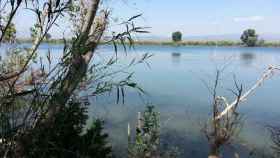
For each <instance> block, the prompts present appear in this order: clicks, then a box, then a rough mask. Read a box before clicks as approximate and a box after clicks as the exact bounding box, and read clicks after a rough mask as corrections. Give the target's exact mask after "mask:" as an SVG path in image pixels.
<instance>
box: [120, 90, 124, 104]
mask: <svg viewBox="0 0 280 158" xmlns="http://www.w3.org/2000/svg"><path fill="white" fill-rule="evenodd" d="M121 91H122V103H123V104H124V89H123V87H122V88H121Z"/></svg>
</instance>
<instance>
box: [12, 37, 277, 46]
mask: <svg viewBox="0 0 280 158" xmlns="http://www.w3.org/2000/svg"><path fill="white" fill-rule="evenodd" d="M17 42H19V43H32V40H31V39H18V40H17ZM44 42H45V43H50V44H63V43H65V42H71V40H70V39H67V40H63V39H50V40H45V41H44ZM101 43H102V44H114V43H113V42H106V41H101ZM115 44H126V45H129V44H130V43H129V42H128V41H126V42H123V43H122V42H120V41H117V42H115ZM133 45H163V46H164V45H166V46H225V47H246V46H245V45H244V44H243V43H242V42H241V41H234V40H184V41H180V42H173V41H167V40H137V41H133ZM256 47H280V40H279V41H263V42H261V43H259V44H258V45H256Z"/></svg>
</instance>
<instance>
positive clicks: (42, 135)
mask: <svg viewBox="0 0 280 158" xmlns="http://www.w3.org/2000/svg"><path fill="white" fill-rule="evenodd" d="M87 119H88V115H87V106H86V105H83V106H82V105H81V103H79V102H76V101H70V102H69V104H68V105H67V106H65V107H63V109H61V111H60V113H58V114H56V116H55V118H54V123H53V124H52V125H51V126H39V127H36V128H35V129H34V130H32V131H31V133H29V134H30V135H32V139H31V140H29V139H28V140H22V141H21V142H22V143H24V144H25V145H24V149H23V150H24V152H25V155H26V157H30V158H32V157H34V158H36V157H42V158H49V157H52V158H59V157H67V158H71V157H72V158H110V157H112V155H111V146H110V145H109V144H108V142H107V137H108V135H107V134H104V133H103V122H102V121H100V120H95V121H93V123H92V126H91V127H90V128H89V129H87V130H86V131H85V132H84V128H85V126H86V120H87ZM50 129H51V130H50ZM23 139H24V137H23Z"/></svg>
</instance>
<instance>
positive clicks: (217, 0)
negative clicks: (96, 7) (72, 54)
mask: <svg viewBox="0 0 280 158" xmlns="http://www.w3.org/2000/svg"><path fill="white" fill-rule="evenodd" d="M104 6H105V7H107V8H110V9H111V10H112V16H113V18H115V19H119V21H121V20H124V19H127V18H129V17H131V16H133V15H136V14H139V13H143V16H142V17H141V18H140V19H138V20H137V23H138V25H141V26H148V27H151V28H150V29H149V31H150V32H151V33H150V36H169V35H170V34H171V33H172V32H174V31H181V32H183V34H184V35H189V36H201V35H224V34H240V33H241V32H242V31H243V30H245V29H247V28H255V29H256V30H257V32H258V33H261V34H280V0H105V2H104ZM31 16H32V14H31V13H30V12H28V11H24V12H21V14H20V15H17V18H16V26H17V27H18V28H17V29H18V30H19V31H18V32H19V33H18V34H19V36H23V37H26V36H29V34H30V33H29V28H30V26H31V25H32V23H34V21H32V20H30V19H32V18H31ZM59 23H60V24H61V25H62V27H61V28H60V29H58V30H57V29H53V30H52V32H51V33H52V34H53V36H54V37H56V36H57V37H59V36H61V33H62V32H65V30H63V25H64V24H65V23H67V22H65V21H60V22H59ZM112 29H114V27H112ZM66 32H67V31H66Z"/></svg>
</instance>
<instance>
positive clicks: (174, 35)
mask: <svg viewBox="0 0 280 158" xmlns="http://www.w3.org/2000/svg"><path fill="white" fill-rule="evenodd" d="M182 36H183V35H182V33H181V32H180V31H176V32H173V33H172V40H173V42H180V41H182Z"/></svg>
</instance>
